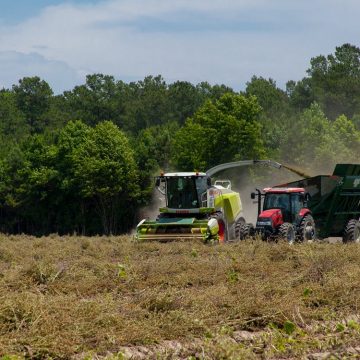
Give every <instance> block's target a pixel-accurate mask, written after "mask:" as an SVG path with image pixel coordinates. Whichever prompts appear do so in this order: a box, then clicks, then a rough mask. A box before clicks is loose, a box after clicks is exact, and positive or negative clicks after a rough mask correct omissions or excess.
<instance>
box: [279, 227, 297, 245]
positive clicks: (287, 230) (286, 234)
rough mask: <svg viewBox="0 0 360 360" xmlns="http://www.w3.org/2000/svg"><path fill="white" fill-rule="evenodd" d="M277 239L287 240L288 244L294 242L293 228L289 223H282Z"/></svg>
mask: <svg viewBox="0 0 360 360" xmlns="http://www.w3.org/2000/svg"><path fill="white" fill-rule="evenodd" d="M279 237H280V238H282V239H285V240H287V242H288V243H289V244H293V243H294V242H295V228H294V226H293V225H292V224H290V223H283V224H282V225H281V226H280V228H279Z"/></svg>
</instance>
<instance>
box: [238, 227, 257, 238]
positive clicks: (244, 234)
mask: <svg viewBox="0 0 360 360" xmlns="http://www.w3.org/2000/svg"><path fill="white" fill-rule="evenodd" d="M252 236H254V225H253V224H250V223H249V224H243V225H241V226H240V233H239V238H240V240H246V239H248V238H250V237H252Z"/></svg>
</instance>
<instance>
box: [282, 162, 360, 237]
mask: <svg viewBox="0 0 360 360" xmlns="http://www.w3.org/2000/svg"><path fill="white" fill-rule="evenodd" d="M281 186H282V187H283V186H286V187H299V188H304V189H305V191H306V193H308V194H309V196H308V200H307V207H308V208H309V209H310V210H311V214H312V216H313V218H314V220H315V227H316V236H317V238H320V239H321V238H327V237H342V238H343V241H344V242H350V241H356V242H360V221H359V219H360V164H337V165H336V167H335V170H334V172H333V174H332V175H319V176H315V177H311V178H307V179H302V180H298V181H293V182H291V183H287V184H282V185H281Z"/></svg>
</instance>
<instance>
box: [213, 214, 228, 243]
mask: <svg viewBox="0 0 360 360" xmlns="http://www.w3.org/2000/svg"><path fill="white" fill-rule="evenodd" d="M212 218H214V219H216V220H217V222H218V224H219V243H226V242H228V241H229V233H228V228H227V222H226V219H225V217H224V215H223V214H222V213H220V212H219V213H216V214H215V215H213V216H212Z"/></svg>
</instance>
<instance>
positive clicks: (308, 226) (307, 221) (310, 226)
mask: <svg viewBox="0 0 360 360" xmlns="http://www.w3.org/2000/svg"><path fill="white" fill-rule="evenodd" d="M298 239H299V241H312V240H315V221H314V218H313V217H312V216H311V215H310V214H308V215H305V216H304V217H303V218H302V219H301V221H300V225H299V231H298Z"/></svg>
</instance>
